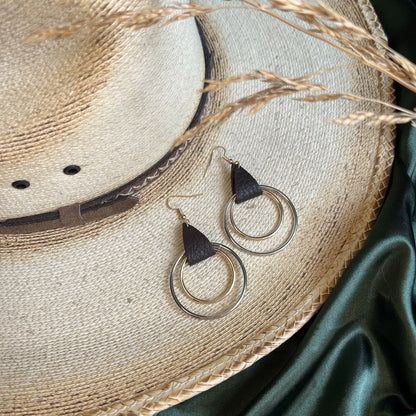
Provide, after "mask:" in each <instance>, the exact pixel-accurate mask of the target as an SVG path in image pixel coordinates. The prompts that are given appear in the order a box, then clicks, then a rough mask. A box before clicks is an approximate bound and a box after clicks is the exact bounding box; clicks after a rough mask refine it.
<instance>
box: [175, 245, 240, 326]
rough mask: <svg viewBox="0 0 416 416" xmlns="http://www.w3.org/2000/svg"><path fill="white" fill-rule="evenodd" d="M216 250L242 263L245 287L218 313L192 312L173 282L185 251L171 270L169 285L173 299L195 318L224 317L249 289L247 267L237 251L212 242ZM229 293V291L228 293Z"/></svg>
mask: <svg viewBox="0 0 416 416" xmlns="http://www.w3.org/2000/svg"><path fill="white" fill-rule="evenodd" d="M212 245H213V247H214V250H215V251H216V252H221V253H222V254H224V255H225V256H226V257H228V258H229V259H230V256H232V257H234V258H235V260H236V261H237V262H238V264H239V265H240V268H241V271H242V273H243V287H242V289H241V292H240V294H239V296H238V298H237V300H236V301H235V302H234V303H233V304H232V305H231V306H229V307H228V308H226V309H224V310H223V311H221V312H219V313H216V314H212V315H202V314H198V313H196V312H192V311H191V310H190V309H188V308H187V307H186V306H184V305H183V304H182V303H181V301H180V300H179V299H178V297H177V295H176V292H175V287H174V284H173V280H174V277H175V272H176V269H177V268H178V266H179V264H180V263H181V262H182V261H184V259H185V260H186V254H185V252H184V253H182V254H181V255H180V256H179V257H178V259H177V260H176V261H175V264H174V265H173V267H172V270H171V272H170V277H169V287H170V293H171V295H172V297H173V300H174V301H175V303H176V304H177V305H178V306H179V307H180V308H181V309H182V310H183V311H184V312H186V313H187V314H188V315H191V316H193V317H195V318H200V319H207V320H208V319H217V318H222V317H223V316H225V315H228V314H229V313H230V312H231V311H233V310H234V309H235V308H236V307H237V306H238V305H239V304H240V303H241V301H242V300H243V297H244V295H245V293H246V290H247V273H246V269H245V267H244V264H243V262H242V261H241V259H240V257H239V256H238V254H237V253H235V252H234V251H233V250H231V249H230V248H229V247H226V246H224V245H222V244H220V243H212ZM233 270H234V271H235V268H234V267H233ZM227 294H228V293H227Z"/></svg>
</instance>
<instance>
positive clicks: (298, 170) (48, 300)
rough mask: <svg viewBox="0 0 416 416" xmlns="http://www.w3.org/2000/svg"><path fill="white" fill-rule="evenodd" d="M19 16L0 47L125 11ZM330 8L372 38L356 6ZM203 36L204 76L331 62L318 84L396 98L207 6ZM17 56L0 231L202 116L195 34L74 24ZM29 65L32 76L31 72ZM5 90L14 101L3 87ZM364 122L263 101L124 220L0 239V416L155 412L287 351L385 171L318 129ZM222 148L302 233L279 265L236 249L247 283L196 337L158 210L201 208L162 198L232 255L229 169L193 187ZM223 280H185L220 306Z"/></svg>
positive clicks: (212, 103)
mask: <svg viewBox="0 0 416 416" xmlns="http://www.w3.org/2000/svg"><path fill="white" fill-rule="evenodd" d="M37 3H38V2H37ZM14 4H15V3H14V2H10V3H9V4H8V6H9V11H10V13H9V14H8V15H7V16H11V15H12V14H11V11H14V12H15V14H14V15H13V16H14V17H13V19H11V18H9V20H8V19H5V21H7V22H8V26H7V33H6V34H5V33H2V34H1V36H8V38H10V37H13V36H11V33H13V28H15V27H18V28H19V32H18V33H20V34H23V33H24V34H26V33H28V32H31V31H32V32H33V30H37V29H38V28H39V26H40V22H41V21H42V22H43V19H47V17H48V16H49V18H50V19H51V20H50V21H48V22H47V23H46V24H45V25H50V23H51V22H52V21H53V23H55V24H56V23H58V24H59V23H62V22H68V21H69V22H73V21H76V20H77V18H79V16H81V15H82V14H83V13H108V12H109V11H110V10H113V11H114V10H115V11H117V10H120V9H123V8H125V7H135V6H136V5H135V4H134V3H133V2H127V1H125V2H117V1H114V2H101V1H96V2H93V3H92V6H91V7H90V6H89V4H90V3H87V2H80V4H79V5H74V3H73V2H68V5H69V6H70V7H69V6H68V7H69V9H70V12H68V8H63V9H62V11H61V13H60V14H59V7H58V5H55V3H54V2H50V3H48V2H46V1H45V2H44V5H45V7H40V8H39V7H36V6H35V2H34V3H33V4H32V3H30V2H27V4H28V5H29V6H28V8H26V3H25V6H24V7H23V6H22V8H20V6H14ZM155 4H156V3H151V2H149V3H148V5H149V6H148V7H150V5H153V6H154V5H155ZM157 4H160V3H157ZM203 4H204V5H212V4H223V2H220V1H215V2H211V1H204V2H203ZM227 4H228V3H227ZM328 4H329V5H330V6H332V7H334V8H335V9H336V10H338V11H339V12H341V13H342V14H344V15H345V16H347V17H348V18H350V19H352V20H354V21H355V22H357V23H358V24H360V25H361V26H363V27H365V28H366V29H368V30H369V31H370V32H371V33H373V34H374V36H377V37H383V33H382V31H381V28H380V26H379V24H378V21H377V19H376V16H375V15H374V12H373V10H372V8H371V6H370V5H369V4H368V2H367V1H366V0H359V1H353V0H348V1H347V0H342V1H341V0H331V1H329V2H328ZM146 5H147V3H146ZM48 8H49V9H48ZM22 10H24V13H23V11H22ZM45 10H46V11H45ZM19 13H20V14H19ZM68 13H69V14H68ZM71 13H72V14H71ZM32 15H33V19H32ZM58 16H60V17H59V19H60V20H59V21H56V19H57V18H58ZM29 17H30V18H29ZM32 22H33V23H32ZM200 24H201V27H202V30H203V32H204V34H205V37H206V41H207V44H208V47H209V49H210V51H211V52H212V62H213V68H212V71H213V75H212V76H213V77H215V78H219V79H223V78H226V77H228V76H231V75H236V74H241V73H247V72H249V71H251V70H253V69H269V70H271V71H274V72H276V73H279V74H281V75H284V76H302V75H305V74H307V73H311V72H313V71H317V70H321V69H325V68H330V67H334V66H341V67H340V68H339V69H336V70H334V71H332V72H328V73H324V74H322V75H320V76H319V77H318V80H319V82H322V83H323V84H325V85H327V86H328V87H331V88H334V89H336V90H342V91H349V92H351V93H355V94H360V95H364V96H368V97H373V98H377V99H381V100H385V101H391V100H392V92H391V91H392V90H391V82H390V81H389V80H387V79H386V78H385V77H384V76H381V75H379V74H378V73H376V72H375V71H374V70H372V69H369V68H366V67H363V66H362V65H356V64H354V62H353V60H352V58H350V57H348V56H346V55H344V54H342V53H341V52H339V51H337V50H335V49H333V48H331V47H330V46H328V45H326V44H324V43H322V42H318V41H316V40H313V39H312V38H310V37H308V36H307V35H305V34H302V33H300V32H297V31H295V30H294V29H292V28H290V27H288V26H285V25H283V24H281V23H279V22H277V21H276V20H274V19H272V18H271V17H269V16H265V15H262V14H260V13H256V12H254V11H251V10H246V9H230V10H219V11H217V12H215V13H212V14H209V15H207V16H204V17H201V18H200ZM27 25H33V26H30V27H29V28H28V27H27ZM42 26H43V25H42ZM15 38H16V36H14V37H13V39H15ZM13 42H18V40H13ZM3 44H4V42H3V43H2V45H3ZM24 45H25V44H21V45H20V46H16V48H17V52H16V56H15V59H16V60H14V58H13V56H14V55H13V54H12V52H11V49H10V51H9V52H7V54H6V56H7V57H9V58H8V59H7V60H5V61H4V62H3V63H2V65H7V68H14V69H10V70H9V72H10V77H7V82H8V83H9V84H7V85H6V84H5V85H6V87H4V88H5V89H4V90H3V91H2V94H4V96H5V97H7V96H9V99H8V100H6V101H7V103H6V104H5V105H7V108H8V109H9V110H10V111H8V114H6V115H3V116H2V117H3V120H2V122H3V123H4V125H3V127H2V136H1V142H0V145H1V146H2V149H4V150H2V155H5V156H7V157H5V159H4V165H3V166H2V170H1V192H2V194H1V200H2V204H1V209H0V212H1V215H2V218H13V217H19V216H23V215H29V214H34V213H41V212H45V211H51V210H53V209H56V208H57V207H60V206H62V205H66V204H69V203H74V202H82V201H81V200H88V199H90V198H93V197H95V196H98V195H101V194H104V193H105V192H107V191H109V190H111V189H114V188H117V187H118V186H120V185H122V184H123V183H127V182H128V181H129V180H130V179H132V178H133V177H135V176H138V175H139V174H140V173H142V172H143V171H144V170H145V169H146V168H147V167H149V166H151V165H152V164H153V163H155V162H156V161H157V160H159V159H160V158H161V157H162V156H163V155H164V154H165V153H166V152H167V150H168V149H169V148H170V146H171V145H172V143H173V142H174V141H175V140H176V138H177V137H178V135H180V134H181V133H182V132H183V131H184V129H185V128H186V126H187V125H188V124H189V122H190V120H191V119H192V117H193V114H194V112H195V110H196V107H197V105H198V102H199V96H200V88H201V85H202V79H203V76H204V73H203V71H204V62H203V57H202V46H201V40H200V37H199V35H198V31H197V30H196V26H195V23H194V22H193V21H192V20H189V21H184V22H179V23H174V24H172V25H170V26H167V27H164V28H159V27H158V28H150V29H144V30H143V31H138V32H135V31H133V30H131V29H124V30H121V29H120V28H118V27H117V26H116V27H110V28H107V29H105V30H102V32H101V31H100V30H98V31H95V30H93V29H88V28H86V29H83V31H81V32H80V33H77V34H74V37H69V38H64V39H58V40H47V41H44V43H43V42H41V43H39V44H31V45H30V46H24ZM10 48H12V46H10ZM75 51H76V52H75ZM25 54H26V55H25ZM36 54H39V55H36ZM30 57H32V58H31V59H29V58H30ZM165 59H166V60H167V61H166V62H167V63H168V65H167V64H166V65H164V64H163V65H162V63H163V61H164V60H165ZM6 61H7V62H6ZM27 62H29V64H30V65H34V66H36V67H37V68H40V67H42V68H43V69H42V71H46V72H43V73H38V74H37V76H35V74H34V73H33V71H31V70H30V65H29V64H24V63H27ZM48 62H49V63H50V64H48ZM51 62H52V63H51ZM28 65H29V66H28ZM37 65H40V66H39V67H38V66H37ZM42 65H43V66H42ZM141 65H145V67H142V66H141ZM58 68H59V71H58ZM48 71H50V72H48ZM57 71H58V72H57ZM64 75H65V76H64ZM49 80H50V82H49ZM164 81H166V82H164ZM19 82H26V84H25V88H26V89H27V90H26V89H25V90H23V87H20V88H17V87H16V86H17V85H19ZM65 82H67V83H66V84H65ZM39 85H40V86H41V87H42V88H43V90H42V92H39V96H37V95H36V91H38V90H39V91H40V87H39ZM48 85H49V86H50V87H48ZM59 85H62V88H59ZM257 87H259V84H257V85H256V84H246V83H238V84H235V85H232V86H230V87H229V88H227V89H225V90H222V91H219V92H215V93H213V94H210V96H209V99H208V102H207V104H206V106H205V108H204V110H203V111H204V114H211V113H213V112H214V111H216V110H217V109H218V108H220V107H221V105H223V104H225V103H228V102H232V101H235V100H236V99H238V98H240V97H243V96H245V95H248V94H250V93H252V92H254V91H256V88H257ZM26 91H28V92H26ZM70 91H73V95H71V94H70ZM138 94H143V95H139V96H138ZM72 96H74V98H73V99H72V98H71V97H72ZM43 97H46V98H45V104H44V106H42V104H41V103H42V102H43V101H42V99H43ZM24 100H28V103H27V104H25V105H24V106H23V107H22V110H21V111H20V107H19V105H18V103H22V102H23V101H24ZM51 103H53V106H51ZM43 107H44V108H43ZM41 108H43V110H42V111H40V109H41ZM377 109H378V108H377V105H375V104H373V103H368V104H365V103H364V104H363V103H357V102H352V101H340V100H337V101H328V102H322V103H313V104H311V103H305V102H299V101H294V100H290V99H285V98H283V99H276V100H274V101H272V102H271V103H269V104H268V105H267V106H266V107H264V108H263V109H262V110H261V111H260V112H258V113H257V114H255V115H251V116H248V115H247V114H246V113H241V114H237V115H235V116H234V117H232V118H231V119H230V120H229V121H228V122H227V123H226V124H224V125H223V126H222V127H220V128H213V129H211V130H209V131H207V132H205V133H203V134H202V135H200V136H198V137H195V138H194V139H193V140H192V141H191V142H190V143H189V145H188V146H187V149H186V150H185V151H184V153H183V154H182V155H181V156H180V158H179V160H177V161H176V162H175V163H173V164H172V166H170V167H169V169H166V170H163V172H161V173H160V174H158V177H157V179H156V180H153V181H150V182H149V183H148V185H147V186H145V187H143V188H142V189H140V191H139V192H137V193H136V195H137V196H138V197H139V198H140V203H139V204H138V205H136V207H135V208H133V209H132V210H130V211H128V212H126V213H124V214H121V215H118V216H114V217H109V218H107V219H104V220H101V221H98V222H95V223H89V224H87V225H85V226H81V227H74V228H66V229H65V228H63V229H57V230H49V231H44V232H38V233H33V234H22V235H7V234H3V235H0V258H1V267H0V279H1V285H2V291H1V299H0V328H1V329H0V331H1V336H0V340H1V341H0V356H1V360H0V377H1V380H2V381H3V382H2V384H1V387H0V413H1V414H4V415H84V414H88V415H129V416H131V415H139V414H141V415H151V414H153V413H155V412H157V411H160V410H162V409H164V408H166V407H168V406H171V405H174V404H176V403H178V402H180V401H182V400H185V399H187V398H189V397H191V396H192V395H194V394H197V393H199V392H201V391H203V390H206V389H208V388H210V387H211V386H213V385H215V384H218V383H219V382H221V381H223V380H224V379H226V378H228V377H230V376H232V375H233V374H235V373H236V372H239V371H241V370H243V369H244V368H246V367H248V366H249V365H251V364H252V363H253V362H255V361H256V360H258V359H259V358H261V357H263V356H264V355H266V354H268V353H269V352H270V351H271V350H273V349H274V348H276V347H277V346H278V345H280V344H281V343H282V342H284V341H285V340H286V339H287V338H289V337H290V336H291V335H292V334H293V333H294V332H295V331H297V330H298V329H299V328H300V327H301V326H302V325H303V324H304V323H305V322H306V321H307V320H308V319H309V318H310V317H311V316H312V315H313V314H314V313H315V312H316V311H317V310H318V309H319V307H320V306H321V305H322V303H323V302H324V301H325V300H326V298H327V297H328V295H329V293H330V292H331V290H332V288H333V287H334V285H335V284H336V282H337V280H338V279H339V277H340V276H341V274H342V272H343V271H344V270H345V267H346V266H347V264H348V262H349V261H350V260H351V258H352V257H353V256H354V254H355V253H356V252H357V250H358V249H359V248H360V247H361V246H362V244H363V242H364V240H365V238H366V237H367V235H368V233H369V231H370V229H371V227H372V224H373V223H374V221H375V219H376V218H377V214H378V212H379V209H380V206H381V204H382V202H383V198H384V195H385V192H386V188H387V185H388V180H389V174H390V168H391V163H392V158H393V132H392V130H391V128H384V127H380V126H378V127H375V126H368V125H357V126H349V127H346V126H339V125H336V124H331V123H328V122H327V119H329V118H336V117H339V116H341V115H345V114H350V113H352V112H355V111H374V110H377ZM147 110H149V113H146V111H147ZM4 113H5V112H4ZM146 114H147V115H146ZM152 117H153V119H152ZM48 120H50V124H48ZM38 131H39V136H37V135H36V134H37V133H36V132H38ZM35 133H36V134H35ZM218 145H221V146H224V147H225V148H226V149H227V154H229V156H230V157H232V158H233V159H237V160H239V161H240V162H241V164H242V166H243V167H244V168H246V169H247V170H248V171H249V172H250V173H252V174H253V176H255V177H256V179H257V180H258V181H259V183H261V184H264V185H270V186H273V187H276V188H278V189H280V190H282V191H283V192H284V193H285V194H287V195H288V196H289V197H290V199H291V200H292V201H293V203H294V205H295V206H296V209H297V211H298V214H299V228H298V232H297V234H296V236H295V239H294V240H293V242H292V243H291V244H290V245H289V247H288V248H286V249H285V250H283V251H282V252H281V253H278V254H277V255H274V256H270V257H256V256H251V255H249V254H246V253H243V252H240V251H238V250H237V252H238V254H239V255H240V257H241V259H242V261H243V262H244V264H245V266H246V269H247V275H248V288H247V294H246V297H245V298H244V300H243V302H242V303H241V305H239V307H238V308H237V309H236V310H235V311H234V312H232V313H231V314H230V315H227V316H226V317H224V318H221V319H218V320H213V321H202V320H199V319H196V318H193V317H190V316H188V315H186V314H185V313H183V312H182V311H181V310H180V309H179V308H177V306H176V305H175V303H174V302H173V300H172V298H171V296H170V292H169V286H168V276H169V273H170V270H171V267H172V264H173V263H174V261H175V259H176V258H177V257H178V256H179V255H180V254H181V252H182V250H183V247H182V242H181V232H180V231H181V229H180V226H181V225H180V223H179V221H178V220H177V216H176V214H175V212H173V211H170V210H168V209H167V208H166V205H165V202H166V198H167V197H168V196H169V195H172V194H190V193H200V192H202V193H203V195H202V196H201V197H199V198H193V199H183V200H177V201H175V202H177V203H178V205H180V207H181V208H182V209H183V211H184V212H185V214H186V215H187V216H188V217H189V219H190V221H191V224H193V225H194V226H195V227H197V228H198V229H200V230H201V231H203V232H204V233H205V234H206V235H207V236H208V238H210V239H211V240H212V241H214V242H219V243H222V244H225V245H230V243H229V242H228V241H227V239H226V238H225V234H224V230H223V229H222V220H221V218H222V212H223V208H224V205H225V203H226V201H227V200H228V199H229V197H230V196H231V186H230V168H229V166H228V165H227V164H226V163H225V162H224V161H223V160H221V159H219V158H214V160H213V162H212V164H211V166H210V168H209V170H208V173H207V176H206V177H204V170H205V168H206V166H207V164H208V160H209V158H210V155H211V150H212V148H213V147H214V146H218ZM92 149H94V150H92ZM107 159H108V160H107ZM107 162H108V163H107ZM135 162H137V165H136V167H134V163H135ZM68 164H79V165H80V166H81V168H82V170H81V172H80V174H79V175H75V176H74V177H65V175H61V172H62V168H63V167H65V166H66V165H68ZM16 179H28V180H29V179H30V181H31V186H30V188H28V189H27V190H23V191H21V192H20V194H19V193H18V192H17V191H16V192H14V190H13V188H11V186H10V183H11V182H12V181H13V180H16ZM107 179H108V184H107V182H106V181H107ZM26 191H28V192H26ZM261 198H262V199H261V200H259V201H258V202H257V201H256V202H255V203H254V202H253V203H251V202H249V203H247V204H245V205H244V207H238V212H237V214H236V215H237V218H238V221H239V224H241V226H242V227H244V229H247V230H250V231H252V232H253V233H256V232H259V233H260V231H264V230H263V228H264V229H267V227H269V226H270V224H272V222H273V210H272V205H271V204H270V203H268V202H267V200H266V199H265V198H263V197H261ZM259 218H261V219H259ZM275 243H276V241H272V242H270V243H268V242H267V241H266V242H264V243H263V244H264V245H263V246H262V248H265V249H267V248H269V247H270V246H272V245H273V244H275ZM224 267H225V266H224V264H222V263H221V262H220V261H219V260H218V259H216V258H211V259H209V260H207V261H206V262H203V263H201V264H200V265H198V266H196V271H195V273H197V274H199V275H200V280H198V281H197V283H195V282H192V281H191V280H189V282H190V283H189V284H194V285H195V286H192V287H193V288H194V289H195V290H201V291H204V290H205V291H207V293H208V292H209V293H212V292H216V291H218V290H220V288H221V287H223V286H224V282H225V280H224V270H225V268H224ZM188 272H189V276H190V275H191V273H194V272H193V270H187V273H188ZM207 288H209V289H207Z"/></svg>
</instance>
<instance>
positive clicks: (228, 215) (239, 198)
mask: <svg viewBox="0 0 416 416" xmlns="http://www.w3.org/2000/svg"><path fill="white" fill-rule="evenodd" d="M217 149H219V150H221V151H222V155H221V158H222V159H223V160H225V161H226V162H227V163H228V164H230V165H231V187H232V192H233V195H232V196H231V198H230V199H229V200H228V201H227V203H226V205H225V209H224V215H223V225H224V231H225V233H226V234H227V237H228V238H229V239H230V241H231V242H232V243H233V244H234V245H235V246H236V247H238V248H239V249H241V250H243V251H245V252H246V253H250V254H254V255H257V256H268V255H271V254H275V253H278V252H279V251H282V250H283V249H284V248H285V247H287V246H288V245H289V243H290V242H291V241H292V240H293V238H294V236H295V234H296V231H297V228H298V215H297V212H296V209H295V207H294V205H293V203H292V201H291V200H290V199H289V198H288V197H287V196H286V195H285V194H284V193H283V192H282V191H280V190H278V189H276V188H273V187H272V186H268V185H259V184H258V182H257V181H256V180H255V179H254V178H253V176H252V175H250V173H248V172H247V171H246V170H245V169H244V168H242V167H241V166H240V162H238V161H235V160H232V159H230V158H229V157H227V156H226V150H225V148H224V147H222V146H217V147H215V148H214V149H213V150H212V154H211V158H212V155H213V153H214V151H215V150H217ZM210 163H211V162H210ZM210 163H209V164H210ZM208 166H209V165H208ZM261 195H265V196H266V197H268V198H269V199H270V200H271V202H272V203H273V205H274V206H275V209H276V213H277V220H276V222H275V224H274V226H273V227H272V229H271V230H269V231H268V232H266V233H264V234H261V235H251V234H248V233H247V232H244V231H243V230H242V229H241V228H240V227H239V226H238V225H237V224H236V221H235V216H234V208H235V205H236V204H241V203H243V202H246V201H249V200H252V199H254V198H257V197H259V196H261ZM284 207H286V208H287V210H288V211H289V212H290V221H291V222H290V227H289V230H287V231H286V237H285V238H284V239H283V241H281V242H280V243H279V244H277V246H275V247H274V248H272V249H270V250H266V251H254V250H251V249H249V248H247V247H246V246H244V245H243V244H242V243H241V242H239V241H238V240H237V238H236V236H237V235H238V236H239V237H240V240H241V239H243V240H251V241H262V240H267V239H269V238H270V237H272V236H274V235H276V234H277V233H278V231H279V230H280V229H281V225H282V223H283V219H284V211H285V209H284Z"/></svg>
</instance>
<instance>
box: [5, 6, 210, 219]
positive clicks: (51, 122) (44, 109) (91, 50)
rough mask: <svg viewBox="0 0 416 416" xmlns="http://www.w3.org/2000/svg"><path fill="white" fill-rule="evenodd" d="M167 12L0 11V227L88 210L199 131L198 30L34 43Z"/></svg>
mask: <svg viewBox="0 0 416 416" xmlns="http://www.w3.org/2000/svg"><path fill="white" fill-rule="evenodd" d="M163 5H165V2H163V1H157V2H156V1H123V2H119V3H116V4H110V3H109V2H105V1H96V2H94V3H93V4H91V2H87V1H81V2H79V3H77V4H75V3H74V2H54V1H43V2H42V4H41V5H40V4H39V1H27V2H19V4H18V5H16V3H15V2H14V1H7V2H5V3H4V4H2V11H3V17H4V19H3V23H2V26H1V30H0V39H1V44H2V47H3V51H2V60H1V61H0V70H1V72H2V73H3V74H5V76H4V77H3V79H2V83H1V85H0V91H1V92H0V94H1V97H2V107H3V111H2V115H1V116H0V134H1V135H0V154H1V155H2V157H1V159H2V164H1V174H0V198H1V200H2V201H3V203H2V204H1V206H0V220H5V219H10V218H18V217H22V216H28V215H34V214H39V213H43V212H49V211H53V210H56V209H58V208H60V207H62V206H66V205H71V204H74V203H82V202H85V201H88V200H91V199H94V198H96V197H98V196H100V195H103V194H105V193H107V192H110V191H112V190H114V189H117V188H118V187H120V186H123V185H124V184H126V183H127V182H129V181H131V180H132V179H134V178H135V177H137V176H138V175H140V174H141V173H143V172H144V171H146V170H147V169H148V168H150V167H151V166H153V165H154V164H155V163H157V161H158V160H160V159H161V158H162V157H163V156H164V155H165V154H166V153H167V152H168V151H169V149H170V148H171V146H172V144H173V142H174V141H175V139H176V138H177V137H178V136H179V135H181V134H182V133H183V132H184V131H185V130H186V128H187V126H188V125H189V123H190V121H191V120H192V118H193V116H194V114H195V111H196V109H197V106H198V104H199V101H200V96H201V89H202V86H203V80H204V73H205V65H204V57H203V50H202V46H201V40H200V37H199V34H198V30H197V27H196V24H195V22H194V21H193V20H192V19H189V20H186V21H183V22H178V23H175V24H171V25H167V26H164V27H149V28H145V29H142V30H134V29H131V28H125V27H123V26H122V25H120V24H117V23H113V24H112V25H110V26H103V27H94V26H92V25H85V26H83V27H82V28H81V29H80V30H79V31H77V32H76V33H74V34H72V35H71V36H68V37H63V38H60V39H46V40H43V41H37V42H30V41H27V40H26V38H27V37H28V36H30V35H32V34H33V33H35V32H37V31H39V30H40V29H44V28H51V27H59V26H61V25H66V24H72V23H75V22H79V21H82V20H85V19H90V18H93V17H97V16H100V15H109V14H113V13H118V12H121V11H127V10H129V11H132V12H137V11H138V10H140V9H142V10H143V9H150V8H154V7H161V6H163Z"/></svg>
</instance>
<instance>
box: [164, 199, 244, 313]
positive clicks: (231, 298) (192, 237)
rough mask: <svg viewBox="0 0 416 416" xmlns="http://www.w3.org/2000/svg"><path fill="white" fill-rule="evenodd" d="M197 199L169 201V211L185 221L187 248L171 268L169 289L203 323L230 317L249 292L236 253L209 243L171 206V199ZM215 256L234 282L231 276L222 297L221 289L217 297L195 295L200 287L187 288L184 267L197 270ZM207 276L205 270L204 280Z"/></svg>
mask: <svg viewBox="0 0 416 416" xmlns="http://www.w3.org/2000/svg"><path fill="white" fill-rule="evenodd" d="M196 196H201V194H198V195H172V196H170V197H169V198H168V199H167V200H166V205H167V207H168V208H169V209H172V210H175V211H177V213H178V215H179V218H180V220H181V221H182V237H183V246H184V252H183V253H182V254H181V255H180V256H179V257H178V258H177V260H176V261H175V263H174V264H173V266H172V269H171V273H170V276H169V288H170V292H171V295H172V297H173V300H174V301H175V303H176V304H177V305H178V306H179V308H181V309H182V310H183V311H184V312H186V313H187V314H188V315H191V316H194V317H196V318H200V319H216V318H221V317H223V316H225V315H227V314H229V313H230V312H231V311H233V310H234V309H235V308H236V307H237V306H238V305H239V304H240V303H241V301H242V300H243V297H244V295H245V292H246V289H247V273H246V269H245V267H244V264H243V262H242V261H241V259H240V257H239V256H238V255H237V253H235V252H234V251H233V250H231V249H230V248H229V247H227V246H224V245H222V244H220V243H212V242H210V241H209V240H208V238H207V237H206V236H205V235H204V234H203V233H201V231H199V230H197V229H196V228H195V227H193V226H192V225H190V223H189V220H188V218H187V217H186V216H185V215H184V213H183V212H182V210H181V209H180V208H179V207H175V206H172V205H171V203H170V201H171V199H172V198H193V197H196ZM215 255H218V256H219V257H221V259H222V260H224V262H225V264H226V266H227V269H228V271H229V273H228V274H229V275H231V278H230V276H228V279H227V280H228V282H227V284H226V285H225V288H223V289H222V290H220V291H219V293H218V287H216V288H215V289H216V293H215V295H214V296H211V297H206V295H204V297H203V296H202V295H199V294H198V295H196V294H195V287H198V284H196V285H192V284H191V285H190V286H188V283H186V282H185V276H184V274H185V273H184V270H185V265H186V264H188V265H189V266H194V265H196V264H199V263H201V262H203V261H205V260H207V259H208V258H210V257H212V256H215ZM230 272H231V273H230ZM206 275H207V273H206V271H205V270H204V276H206ZM194 282H195V280H194ZM191 283H192V282H191ZM197 283H198V282H197ZM199 286H200V285H199ZM217 286H218V285H217ZM205 292H206V291H205Z"/></svg>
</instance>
